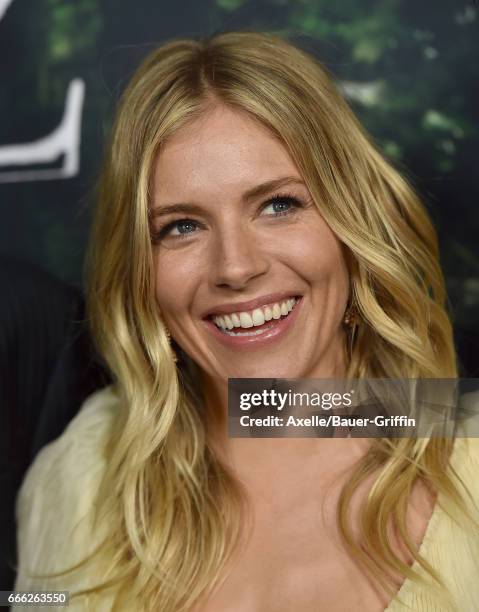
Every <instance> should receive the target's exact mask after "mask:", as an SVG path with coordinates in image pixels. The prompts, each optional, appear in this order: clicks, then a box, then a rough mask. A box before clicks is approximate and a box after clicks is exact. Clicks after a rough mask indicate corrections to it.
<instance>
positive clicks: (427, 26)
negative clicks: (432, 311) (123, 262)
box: [0, 0, 479, 331]
mask: <svg viewBox="0 0 479 612" xmlns="http://www.w3.org/2000/svg"><path fill="white" fill-rule="evenodd" d="M2 5H3V9H4V11H5V6H7V5H8V7H7V9H6V11H5V12H4V14H3V17H2V18H1V20H0V57H1V58H2V60H1V62H2V63H1V91H0V113H1V117H2V121H1V122H0V207H1V219H2V222H1V224H0V253H4V254H8V255H12V256H15V257H18V258H21V259H24V260H27V261H30V262H33V263H35V264H36V265H39V266H40V267H42V268H44V269H46V270H47V271H49V272H51V273H52V274H53V275H54V276H56V277H57V278H59V279H61V280H65V281H67V282H69V283H71V284H73V285H76V286H77V287H79V288H81V285H82V272H81V270H82V262H83V255H84V248H85V242H86V237H87V232H88V226H89V223H90V215H91V208H92V196H91V194H92V188H93V184H94V180H95V177H96V175H97V172H98V168H99V163H100V159H101V155H102V151H103V146H104V140H105V134H106V133H107V132H108V129H109V125H110V122H111V118H112V114H113V110H114V108H115V104H116V101H117V99H118V96H119V92H121V90H122V88H123V86H124V84H125V82H126V81H127V80H128V77H129V76H130V75H131V73H132V72H133V70H134V68H135V67H136V66H137V64H138V62H139V61H140V60H141V58H142V57H143V56H144V55H145V53H146V52H147V51H148V50H149V49H150V48H151V47H152V46H155V45H157V44H160V43H161V42H162V41H164V40H166V39H168V38H176V37H190V36H198V35H204V34H210V33H212V32H214V31H218V30H229V29H260V30H261V29H266V30H270V31H274V32H278V33H284V34H287V35H289V36H290V37H291V38H292V40H293V41H295V42H297V43H299V44H300V45H301V46H302V47H303V48H305V49H306V50H308V51H310V52H312V53H314V54H315V55H317V57H319V59H321V60H322V61H323V62H324V63H325V64H326V65H327V67H328V68H329V69H330V71H332V73H333V74H334V75H335V76H336V77H337V79H338V81H339V82H340V83H341V84H342V85H343V87H344V91H345V93H346V96H347V98H348V99H349V101H350V103H351V104H352V106H353V107H354V109H355V111H356V112H357V114H358V115H359V117H360V119H361V120H362V122H363V123H364V124H365V125H366V127H367V129H368V130H369V131H370V133H371V134H372V135H373V138H374V139H375V141H376V142H377V143H378V145H379V147H380V148H381V150H382V151H383V152H384V153H385V154H386V155H387V156H388V157H389V159H391V160H392V161H393V162H394V163H395V165H396V167H398V168H399V169H400V170H401V171H403V172H404V173H405V174H406V175H407V176H408V178H409V179H410V180H411V181H412V182H413V184H414V185H415V186H416V188H417V189H418V190H419V191H420V193H421V194H422V196H423V198H424V201H425V203H426V205H427V207H428V209H429V211H430V213H431V215H432V217H433V219H434V221H435V223H436V226H437V228H438V232H439V235H440V241H441V252H442V263H443V266H444V269H445V272H446V277H447V283H448V289H449V294H450V298H451V303H452V308H453V314H454V319H455V322H456V323H458V324H459V325H460V326H461V328H463V329H467V330H471V331H472V330H474V329H477V323H478V320H479V248H478V245H477V236H478V233H479V232H478V230H479V214H478V213H477V206H478V197H477V196H478V191H479V189H478V181H477V173H478V171H479V164H478V155H477V151H478V142H479V130H478V126H477V122H476V117H477V108H479V95H478V91H479V89H478V87H477V84H478V82H479V79H478V77H479V62H478V59H479V58H478V48H479V28H478V23H479V15H478V7H477V6H476V4H475V3H474V2H473V1H470V2H467V1H464V0H441V2H436V1H432V0H427V1H425V2H424V1H422V2H417V0H416V1H414V2H413V1H402V2H400V1H398V0H382V1H376V2H373V1H371V0H362V1H361V2H357V1H355V0H341V2H338V1H337V0H289V1H288V0H260V1H258V2H249V1H247V0H216V1H213V0H202V1H198V0H188V1H178V2H174V3H173V2H166V1H163V2H162V1H158V0H142V1H141V2H121V1H119V0H75V1H67V0H36V1H35V2H31V1H29V0H10V2H9V1H8V0H0V9H1V7H2ZM74 78H80V79H82V80H83V82H84V83H85V101H84V105H83V108H82V112H81V142H80V151H79V152H80V166H79V172H78V173H77V174H76V175H75V176H72V177H68V178H53V179H52V178H50V179H47V178H45V177H42V178H41V179H40V178H37V179H36V180H31V177H30V176H29V175H28V174H25V173H26V172H27V171H29V170H31V169H34V170H35V169H41V170H45V169H55V168H57V169H58V168H61V167H62V163H63V157H62V155H59V156H58V158H57V159H56V160H55V161H53V162H52V163H49V164H33V165H30V166H27V167H23V166H22V167H20V166H18V165H17V166H10V167H9V166H6V165H5V160H3V161H2V160H1V154H2V150H4V147H5V146H8V145H12V144H19V143H31V142H33V141H35V140H38V139H40V138H42V137H45V136H47V135H48V134H50V133H51V132H52V131H53V130H54V129H55V127H57V126H58V124H59V122H60V120H61V117H62V114H63V110H64V105H65V97H66V92H67V88H68V85H69V83H70V82H71V81H72V79H74ZM12 171H17V172H16V173H15V176H16V178H15V180H14V181H13V180H12V179H11V177H12ZM7 172H8V175H7V174H6V173H7ZM2 177H3V178H2Z"/></svg>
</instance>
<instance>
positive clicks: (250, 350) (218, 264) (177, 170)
mask: <svg viewBox="0 0 479 612" xmlns="http://www.w3.org/2000/svg"><path fill="white" fill-rule="evenodd" d="M152 200H153V201H152V204H151V208H152V209H153V214H152V217H151V228H152V233H153V236H154V237H153V252H154V262H155V275H156V298H157V301H158V305H159V308H160V310H161V313H162V316H163V319H164V321H165V323H166V325H167V326H168V328H169V329H170V332H171V335H172V337H173V338H174V339H175V341H176V342H177V343H178V344H179V345H180V346H181V348H182V349H183V350H184V351H185V352H186V353H187V354H188V355H189V356H190V357H191V358H192V359H193V360H194V361H195V362H196V364H197V365H199V367H200V368H201V370H202V373H203V375H205V376H206V377H207V379H208V380H222V381H227V379H228V377H233V378H234V377H237V378H243V377H244V378H248V377H251V378H253V377H254V378H263V377H264V378H269V377H277V378H313V377H318V378H319V377H327V376H331V377H332V376H335V375H336V376H341V375H342V374H343V373H344V372H340V371H339V370H340V369H341V367H342V366H344V336H343V334H344V331H343V326H342V318H343V314H344V310H345V307H346V302H347V298H348V293H349V280H348V272H347V266H346V262H345V259H344V256H343V251H342V248H341V244H340V242H339V241H338V239H337V238H336V237H335V235H334V234H333V233H332V231H331V230H330V229H329V227H328V225H327V224H326V223H325V221H324V220H323V218H322V217H321V215H320V213H319V211H318V209H317V208H316V206H315V204H314V202H313V201H312V198H311V195H310V193H309V191H308V189H307V187H306V185H305V184H304V183H303V181H302V177H301V175H300V173H299V172H298V169H297V168H296V165H295V163H294V162H293V160H292V159H291V157H290V156H289V154H288V152H287V150H286V149H285V147H284V146H283V145H282V144H281V142H279V141H278V139H277V138H275V137H274V135H273V134H272V133H270V132H269V131H268V130H267V129H266V128H265V127H263V126H262V124H260V123H258V122H257V121H256V120H254V119H252V118H250V116H249V115H247V114H246V113H244V112H243V111H238V110H233V109H230V108H229V107H225V106H218V107H215V109H214V110H211V111H209V112H208V113H207V114H205V115H204V116H202V117H201V118H200V119H198V120H196V122H195V123H192V124H190V125H188V126H184V127H183V128H182V129H180V130H178V131H177V132H176V133H175V134H174V136H173V137H171V139H170V140H169V141H168V142H167V143H166V144H165V146H164V147H163V148H162V150H161V152H160V154H159V156H158V158H157V160H156V163H155V168H154V174H153V198H152ZM235 324H236V326H234V325H235ZM238 325H239V326H238ZM222 328H223V329H222Z"/></svg>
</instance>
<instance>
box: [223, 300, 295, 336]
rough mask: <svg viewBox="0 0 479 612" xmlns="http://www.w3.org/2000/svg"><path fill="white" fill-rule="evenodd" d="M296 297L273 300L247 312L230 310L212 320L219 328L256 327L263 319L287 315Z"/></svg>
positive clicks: (268, 319) (261, 323)
mask: <svg viewBox="0 0 479 612" xmlns="http://www.w3.org/2000/svg"><path fill="white" fill-rule="evenodd" d="M296 302H297V300H296V298H290V299H288V300H284V301H283V302H275V303H274V304H271V305H268V306H262V307H261V308H255V309H254V310H250V311H247V312H232V313H230V314H227V315H222V316H216V317H213V321H214V322H215V323H216V325H217V326H218V327H221V329H233V327H244V328H248V327H253V326H254V327H257V326H258V325H263V323H264V322H265V321H270V320H271V319H279V318H280V317H281V316H285V315H287V314H288V313H289V312H291V310H293V306H294V305H295V304H296Z"/></svg>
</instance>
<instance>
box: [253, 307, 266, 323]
mask: <svg viewBox="0 0 479 612" xmlns="http://www.w3.org/2000/svg"><path fill="white" fill-rule="evenodd" d="M252 319H253V325H254V326H257V325H263V323H264V320H265V317H264V314H263V311H262V310H261V308H255V310H253V316H252Z"/></svg>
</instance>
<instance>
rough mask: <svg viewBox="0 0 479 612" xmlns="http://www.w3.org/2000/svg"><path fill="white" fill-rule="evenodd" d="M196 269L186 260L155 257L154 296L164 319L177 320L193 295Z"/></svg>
mask: <svg viewBox="0 0 479 612" xmlns="http://www.w3.org/2000/svg"><path fill="white" fill-rule="evenodd" d="M197 276H198V270H197V268H196V267H195V268H194V266H193V263H191V262H189V260H188V259H187V258H179V257H175V256H174V253H171V254H170V253H165V254H164V255H163V254H162V255H161V256H156V257H155V296H156V301H157V303H158V306H159V308H160V310H161V312H162V313H164V317H165V319H166V320H167V321H168V320H171V319H178V318H180V317H181V314H182V313H183V312H185V311H186V309H187V307H188V304H189V303H190V301H191V299H190V298H191V296H192V295H193V293H194V285H195V278H196V277H197Z"/></svg>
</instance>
